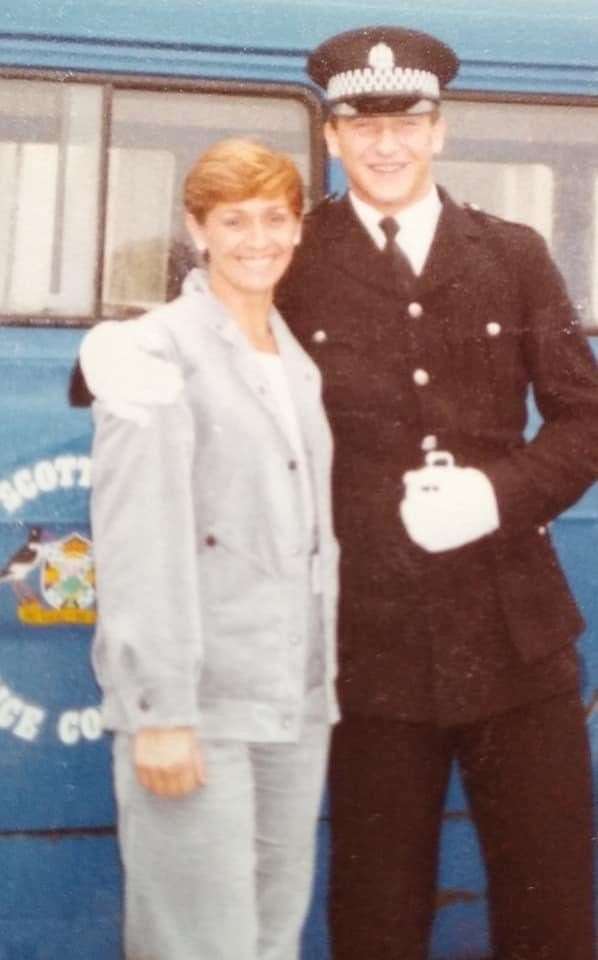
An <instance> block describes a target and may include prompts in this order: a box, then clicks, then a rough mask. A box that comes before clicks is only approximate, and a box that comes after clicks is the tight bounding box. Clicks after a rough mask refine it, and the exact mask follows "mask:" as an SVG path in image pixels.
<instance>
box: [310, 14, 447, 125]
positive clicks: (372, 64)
mask: <svg viewBox="0 0 598 960" xmlns="http://www.w3.org/2000/svg"><path fill="white" fill-rule="evenodd" d="M458 69H459V59H458V57H457V55H456V54H455V52H454V51H453V50H451V48H450V47H448V46H447V45H446V44H445V43H442V41H441V40H437V39H436V37H432V36H430V34H427V33H422V32H420V31H419V30H408V29H404V28H402V27H360V28H359V29H358V30H348V31H346V32H345V33H338V34H336V35H335V36H333V37H330V38H329V39H328V40H325V41H324V42H323V43H321V44H320V45H319V46H318V47H316V49H315V50H314V52H313V53H312V54H311V56H310V57H309V60H308V64H307V71H308V73H309V76H310V77H311V79H312V80H313V81H314V82H315V83H317V84H318V86H320V87H322V88H323V89H324V91H325V92H326V99H327V101H328V105H329V107H330V110H331V112H332V113H333V114H337V115H340V116H357V115H358V114H364V113H367V114H371V113H378V114H382V113H429V112H430V111H431V110H434V109H435V108H436V107H437V105H438V103H439V100H440V91H441V90H442V88H443V87H444V86H445V85H446V84H447V83H448V82H449V81H450V80H452V79H453V77H454V76H455V75H456V73H457V70H458Z"/></svg>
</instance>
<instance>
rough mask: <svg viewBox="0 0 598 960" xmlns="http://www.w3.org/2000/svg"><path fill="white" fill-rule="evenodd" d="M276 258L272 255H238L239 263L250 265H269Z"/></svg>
mask: <svg viewBox="0 0 598 960" xmlns="http://www.w3.org/2000/svg"><path fill="white" fill-rule="evenodd" d="M277 259H278V257H277V256H274V255H269V256H267V257H239V260H240V261H241V263H245V264H247V265H248V266H250V267H269V266H270V265H271V264H273V263H275V262H276V260H277Z"/></svg>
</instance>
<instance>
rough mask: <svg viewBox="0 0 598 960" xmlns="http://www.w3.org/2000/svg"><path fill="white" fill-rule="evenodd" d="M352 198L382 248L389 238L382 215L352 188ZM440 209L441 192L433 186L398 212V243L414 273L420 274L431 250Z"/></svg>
mask: <svg viewBox="0 0 598 960" xmlns="http://www.w3.org/2000/svg"><path fill="white" fill-rule="evenodd" d="M349 199H350V201H351V205H352V206H353V210H354V211H355V214H356V216H357V217H358V218H359V220H360V221H361V223H362V224H363V226H364V227H365V229H366V230H367V232H368V233H369V235H370V237H371V238H372V240H373V241H374V243H375V244H376V246H377V247H378V249H379V250H382V249H383V247H384V246H385V244H386V237H385V235H384V233H383V231H382V230H381V229H380V220H381V219H382V216H383V214H381V213H380V211H379V210H376V208H375V207H372V206H370V204H369V203H365V201H363V200H360V198H359V197H356V196H355V194H354V193H353V191H352V190H350V191H349ZM441 211H442V203H441V201H440V197H439V196H438V191H437V189H436V187H432V189H431V190H429V191H428V193H427V194H426V195H425V197H422V199H421V200H418V201H417V202H416V203H413V204H411V206H409V207H407V208H406V209H405V210H401V212H400V213H397V214H395V219H396V221H397V223H398V225H399V232H398V234H397V240H396V242H397V243H398V245H399V246H400V248H401V250H402V251H403V253H404V254H405V256H406V257H407V259H408V260H409V263H410V264H411V268H412V270H413V272H414V273H415V274H416V275H418V276H419V274H420V273H421V272H422V270H423V268H424V263H425V262H426V258H427V256H428V253H429V252H430V247H431V246H432V241H433V240H434V234H435V232H436V227H437V225H438V220H439V219H440V213H441Z"/></svg>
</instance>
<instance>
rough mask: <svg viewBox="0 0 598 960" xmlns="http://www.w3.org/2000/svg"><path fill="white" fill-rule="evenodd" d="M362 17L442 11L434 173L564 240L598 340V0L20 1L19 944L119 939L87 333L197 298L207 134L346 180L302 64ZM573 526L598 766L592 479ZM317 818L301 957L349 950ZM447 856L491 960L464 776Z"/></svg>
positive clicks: (10, 190)
mask: <svg viewBox="0 0 598 960" xmlns="http://www.w3.org/2000/svg"><path fill="white" fill-rule="evenodd" d="M364 22H369V23H380V24H382V23H389V24H394V23H397V24H401V25H404V26H409V27H414V28H417V29H422V30H426V31H429V32H431V33H435V34H437V35H438V36H440V37H442V38H443V39H445V40H446V41H447V42H448V43H449V44H451V45H452V46H453V47H454V48H455V49H456V50H457V52H458V54H459V56H460V58H461V60H462V69H461V72H460V74H459V77H458V80H457V81H456V82H455V83H454V84H453V85H452V87H451V90H450V93H449V94H448V96H447V98H446V103H445V107H444V111H445V114H446V117H447V120H448V125H449V131H450V137H449V143H448V148H447V150H446V153H444V154H443V158H442V160H441V161H439V162H438V166H437V177H438V180H439V181H440V182H441V183H442V184H443V185H445V186H446V187H447V188H448V189H449V191H450V192H451V193H452V194H453V196H454V197H455V198H456V199H457V200H459V201H463V202H466V201H467V202H471V203H475V204H477V205H479V206H480V207H482V208H483V209H485V210H488V211H489V212H491V213H495V214H497V215H500V216H504V217H507V218H509V219H515V220H520V221H524V222H526V223H529V224H531V225H532V226H534V227H535V228H536V229H538V230H539V231H540V232H541V233H542V234H543V235H544V236H545V238H546V240H547V241H548V244H549V246H550V248H551V250H552V253H553V255H554V257H555V258H556V260H557V262H558V263H559V265H560V267H561V269H562V271H563V273H564V274H565V276H566V278H567V281H568V285H569V290H570V292H571V296H572V298H573V300H574V302H575V303H576V305H577V308H578V310H579V313H580V316H581V320H582V323H583V325H584V327H585V329H586V331H587V333H588V336H589V337H590V338H591V342H592V343H594V342H595V340H594V339H593V338H594V337H596V335H597V334H598V7H596V4H595V0H568V2H564V0H526V2H525V3H520V2H518V0H480V2H479V3H478V4H477V5H476V6H475V9H473V8H472V5H471V4H470V3H469V2H467V0H436V2H435V3H434V4H422V3H421V2H420V3H416V2H414V0H402V2H397V0H368V2H367V3H366V4H360V5H358V4H355V3H352V2H349V0H326V2H322V0H152V2H151V3H141V2H140V0H103V2H101V3H97V4H83V3H81V2H80V0H44V2H43V3H42V2H41V0H4V2H3V5H2V9H1V10H0V173H1V179H2V184H3V189H2V192H1V194H0V399H1V405H2V407H1V408H2V417H1V419H0V771H1V775H0V871H1V873H2V877H3V895H2V897H0V960H9V958H10V960H12V958H16V957H18V958H19V960H37V958H39V960H42V958H52V960H54V958H56V957H57V956H59V957H61V958H62V960H71V958H73V960H74V958H75V957H76V958H77V960H79V958H80V957H85V958H86V960H96V958H97V960H100V958H101V960H116V958H117V957H118V956H119V955H120V931H119V924H120V873H119V863H118V852H117V846H116V840H115V835H114V806H113V798H112V793H111V785H110V751H109V740H108V738H107V736H106V735H104V734H103V732H102V728H101V722H100V717H99V712H98V701H99V695H98V690H97V688H96V686H95V684H94V680H93V676H92V673H91V670H90V666H89V643H90V639H91V635H92V631H93V625H94V622H95V591H94V568H93V552H92V543H91V536H90V530H89V520H88V499H89V488H90V482H91V478H90V462H89V451H90V441H91V425H90V417H89V411H88V409H87V408H85V407H78V406H75V405H73V403H72V402H71V400H70V399H69V383H70V378H71V371H72V369H73V362H74V358H75V356H76V353H77V349H78V345H79V341H80V338H81V336H82V333H83V332H84V329H85V328H86V327H89V326H90V325H92V324H94V323H96V322H99V321H101V320H102V319H104V318H125V317H129V316H135V315H137V314H139V313H141V312H142V311H144V310H146V309H147V308H148V307H151V306H153V305H155V304H157V303H160V302H162V301H164V300H167V299H169V298H171V297H172V296H174V295H175V294H176V293H177V292H178V286H179V284H180V281H181V278H182V277H183V276H184V274H185V272H186V270H187V268H188V266H189V256H190V253H189V249H188V247H187V244H186V239H185V236H184V233H183V231H182V227H181V224H182V216H181V182H182V177H183V175H184V172H185V170H186V169H187V168H188V166H189V165H190V162H191V160H192V159H193V158H194V157H195V156H196V155H197V153H198V152H199V150H201V149H202V148H203V147H205V146H206V145H207V144H208V143H210V142H212V141H213V140H216V139H219V138H221V137H223V136H230V135H251V136H258V137H260V138H262V139H264V140H265V141H267V142H269V143H271V144H272V145H273V146H276V147H279V148H281V149H284V150H285V151H287V152H288V153H290V154H291V155H292V156H293V157H294V159H295V160H296V162H297V164H298V166H299V168H300V170H301V172H302V174H303V176H304V178H305V181H306V183H307V185H308V193H309V198H310V202H311V203H317V202H318V200H319V199H320V198H321V197H322V196H323V195H324V194H325V193H326V192H328V191H331V190H342V189H343V178H342V173H341V171H340V169H339V168H338V166H336V165H335V164H331V163H329V162H328V160H327V158H326V154H325V150H324V144H323V138H322V133H321V121H322V116H323V108H322V103H321V99H320V96H319V93H318V91H317V90H316V89H315V88H314V87H313V86H312V85H311V84H310V82H309V80H308V78H307V75H306V73H305V63H306V57H307V55H308V53H309V51H310V50H311V49H312V48H313V47H314V46H315V45H316V44H317V43H319V42H320V41H321V40H322V39H324V38H325V37H326V36H329V35H331V34H333V33H336V32H338V31H340V30H344V29H351V28H354V27H358V26H360V25H362V24H363V23H364ZM71 399H72V398H71ZM536 427H537V415H536V413H535V411H534V410H533V408H532V407H530V423H529V429H530V431H533V430H534V429H535V428H536ZM148 522H149V523H151V517H149V518H148ZM553 533H554V537H555V540H556V543H557V545H558V548H559V551H560V556H561V559H562V563H563V565H564V567H565V570H566V572H567V574H568V576H569V578H570V580H571V582H572V584H573V588H574V591H575V593H576V595H577V597H578V599H579V602H580V604H581V606H582V609H583V612H584V615H585V618H586V621H587V624H588V626H587V630H586V633H585V634H584V636H583V638H582V640H581V643H580V653H581V657H582V666H583V669H582V680H583V693H584V699H585V702H586V705H587V719H588V724H589V727H590V734H591V740H592V747H593V751H594V758H595V759H594V767H595V770H596V780H597V786H598V599H597V598H598V590H597V589H596V584H597V578H598V493H597V492H596V489H595V488H594V489H593V490H591V491H589V492H588V494H587V495H586V496H585V497H584V498H583V499H582V500H581V501H580V502H579V503H578V504H577V505H576V506H575V507H574V508H572V509H571V510H569V511H568V512H567V514H565V515H564V516H563V517H562V518H560V519H559V520H558V521H557V522H556V523H555V525H554V531H553ZM17 555H18V556H19V557H20V560H15V557H17ZM320 830H321V842H320V857H319V865H318V873H317V877H316V880H315V886H314V897H313V904H312V909H311V913H310V917H309V920H308V923H307V925H306V930H305V937H304V957H305V960H326V958H328V956H329V947H328V943H327V937H326V925H325V910H326V850H327V836H328V823H327V819H326V811H325V810H324V812H323V816H322V820H321V825H320ZM442 854H443V855H442V859H441V866H440V876H439V893H438V910H437V916H436V924H435V928H434V937H433V947H432V956H433V958H434V960H442V958H443V960H465V958H473V957H475V958H481V957H488V955H489V946H488V933H487V918H486V911H485V897H484V889H485V875H484V869H483V865H482V861H481V857H480V854H479V850H478V846H477V840H476V837H475V832H474V831H473V828H472V826H471V822H470V819H469V816H468V811H467V807H466V803H465V800H464V797H463V793H462V790H461V785H460V781H459V777H458V775H457V774H456V773H455V776H454V777H453V780H452V782H451V787H450V791H449V797H448V801H447V808H446V817H445V829H444V833H443V847H442Z"/></svg>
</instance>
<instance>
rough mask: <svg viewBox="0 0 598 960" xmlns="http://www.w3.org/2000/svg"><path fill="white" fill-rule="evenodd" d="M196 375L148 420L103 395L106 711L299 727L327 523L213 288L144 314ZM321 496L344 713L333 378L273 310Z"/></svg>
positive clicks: (100, 571) (330, 640)
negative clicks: (309, 499)
mask: <svg viewBox="0 0 598 960" xmlns="http://www.w3.org/2000/svg"><path fill="white" fill-rule="evenodd" d="M130 322H132V323H140V324H143V325H145V326H146V327H147V329H148V331H151V339H152V343H153V347H152V349H153V350H155V349H156V347H155V345H156V343H158V352H159V354H160V355H161V356H163V357H165V358H167V359H169V360H171V361H175V362H176V363H177V364H179V365H180V368H181V370H182V372H183V376H184V384H185V385H184V389H183V391H182V393H181V394H180V395H179V396H178V398H177V399H176V400H175V401H174V402H172V403H169V404H160V405H151V406H148V407H146V408H144V409H145V414H146V418H145V420H144V421H143V422H141V423H140V422H136V421H135V420H133V419H130V418H129V417H125V416H121V415H118V412H111V410H110V409H108V408H107V407H106V406H105V405H104V404H102V403H100V402H96V403H95V404H94V411H93V413H94V421H95V437H94V444H93V468H92V470H93V482H92V527H93V536H94V554H95V562H96V573H97V591H98V604H99V622H98V628H97V631H96V636H95V641H94V649H93V660H94V666H95V669H96V673H97V677H98V680H99V683H100V685H101V687H102V690H103V694H104V701H103V712H104V722H105V725H106V726H107V727H109V728H113V729H119V730H128V731H134V730H136V729H138V728H139V727H148V726H183V725H185V726H186V725H197V726H198V727H199V730H200V732H201V734H203V735H204V736H206V737H214V738H234V739H245V740H256V741H274V742H276V741H281V742H284V741H292V740H295V739H296V738H297V736H298V733H299V730H300V725H301V716H302V709H303V698H304V687H305V659H306V656H305V654H306V649H307V644H308V629H309V626H310V623H309V613H310V606H311V605H310V603H309V587H308V583H309V574H310V568H311V565H312V561H313V550H314V538H313V531H311V530H308V529H307V527H306V523H305V522H304V518H303V502H302V497H301V491H300V481H299V472H298V470H297V469H296V463H295V460H294V452H293V450H292V449H291V447H290V445H289V442H288V440H287V437H286V434H285V431H284V428H283V426H282V425H281V422H280V421H279V419H278V415H277V410H276V407H275V406H274V404H273V402H272V399H271V398H270V396H269V392H268V386H267V383H266V382H265V381H264V377H263V374H262V372H261V368H260V365H259V362H258V358H257V357H256V356H255V353H254V351H253V349H252V348H251V347H250V345H249V343H248V341H247V339H246V337H245V336H244V334H243V333H242V331H241V330H240V328H239V327H238V326H237V324H236V322H235V321H234V320H233V319H232V318H231V316H230V315H229V314H228V313H227V311H226V309H225V308H224V307H223V306H222V304H220V302H219V301H218V300H217V299H216V298H215V297H213V296H212V295H211V293H210V292H209V291H207V290H206V289H205V288H202V287H201V285H200V286H199V287H198V285H197V284H196V285H195V286H193V285H191V286H190V285H187V287H186V289H185V291H184V293H183V295H182V296H180V297H179V298H178V299H177V300H174V301H173V302H171V303H169V304H166V305H165V306H163V307H160V308H158V309H156V310H154V311H151V312H150V313H148V314H146V316H145V317H144V318H142V319H141V320H138V321H130ZM271 323H272V328H273V331H274V334H275V337H276V340H277V343H278V347H279V351H280V355H281V358H282V362H283V365H284V369H285V372H286V375H287V377H288V380H289V385H290V389H291V395H292V398H293V401H294V405H295V408H296V412H297V416H298V420H299V426H300V430H301V433H302V437H303V441H304V446H305V450H306V455H307V459H308V467H309V472H310V474H311V481H312V487H313V493H314V501H315V511H316V520H317V537H318V543H317V549H318V552H319V562H320V566H321V590H322V612H323V628H324V631H323V632H324V643H325V650H324V660H325V681H326V700H327V715H328V719H329V720H330V721H331V722H334V721H335V720H336V719H337V718H338V710H337V702H336V695H335V689H334V681H335V677H336V652H335V633H336V607H337V591H338V587H337V582H338V581H337V566H338V546H337V542H336V539H335V536H334V533H333V528H332V519H331V504H330V472H331V460H332V441H331V434H330V430H329V427H328V423H327V420H326V417H325V414H324V411H323V408H322V403H321V397H320V394H321V382H320V374H319V372H318V370H317V368H316V366H315V365H314V363H313V362H312V361H311V360H310V359H309V357H308V356H307V354H306V353H305V352H304V351H303V349H302V348H301V347H300V346H299V344H298V343H297V341H296V340H295V339H294V337H293V336H292V334H291V332H290V331H289V329H288V327H287V326H286V324H285V323H284V321H283V320H282V318H281V317H280V315H279V314H278V313H277V312H276V311H274V310H273V312H272V316H271Z"/></svg>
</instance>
